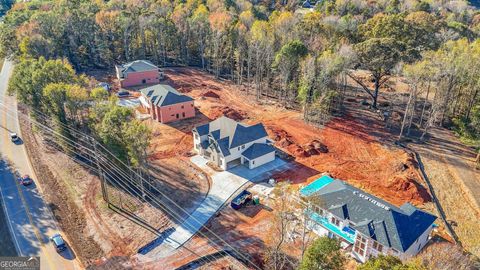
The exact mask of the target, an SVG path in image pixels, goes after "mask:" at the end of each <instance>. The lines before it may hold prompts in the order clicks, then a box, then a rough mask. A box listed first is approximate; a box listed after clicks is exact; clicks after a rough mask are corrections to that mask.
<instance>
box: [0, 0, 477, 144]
mask: <svg viewBox="0 0 480 270" xmlns="http://www.w3.org/2000/svg"><path fill="white" fill-rule="evenodd" d="M312 4H313V3H312ZM301 6H302V2H298V1H291V0H290V1H289V0H282V1H273V2H272V1H247V0H235V1H233V0H224V1H218V0H206V1H202V0H186V1H166V0H125V1H123V0H113V1H101V0H96V1H87V0H60V1H45V0H44V1H42V0H34V1H30V2H19V3H17V4H15V5H14V6H13V7H12V9H11V10H10V11H9V12H8V13H7V15H6V16H5V17H4V19H3V22H2V23H1V24H0V57H1V56H3V57H6V56H8V57H15V58H16V59H17V60H19V61H32V60H31V59H39V58H41V57H42V58H44V59H47V60H55V59H65V60H68V62H69V63H70V64H71V66H72V67H73V69H74V70H75V71H77V72H78V73H81V72H86V71H89V70H92V69H112V68H113V66H114V65H115V64H118V63H124V62H126V61H131V60H135V59H148V60H151V61H152V62H154V63H156V64H158V65H159V66H178V65H182V66H196V67H199V68H202V69H205V70H207V71H209V72H211V73H213V74H215V76H217V77H222V78H226V79H230V80H232V81H233V82H235V83H236V84H239V85H244V86H246V89H247V91H251V93H252V94H255V96H256V98H257V99H260V98H272V99H276V100H278V101H280V102H281V103H282V104H284V105H285V106H286V107H295V106H297V107H301V108H303V111H304V116H305V119H306V120H307V121H308V120H309V118H313V117H314V116H315V115H318V114H319V112H320V113H321V114H330V113H333V112H334V111H335V110H336V109H337V106H336V104H341V99H342V98H343V96H342V90H341V89H342V85H343V86H344V87H345V84H346V81H347V80H353V81H354V82H355V83H356V87H358V88H359V89H361V90H362V91H364V92H365V94H366V95H367V96H368V97H369V98H370V99H371V100H370V101H369V103H370V104H371V107H372V108H373V109H377V108H378V107H379V104H378V102H379V97H380V96H381V95H382V91H381V89H382V87H384V86H385V85H387V84H388V82H389V80H390V79H392V78H393V77H401V78H402V79H403V80H404V81H405V82H406V83H407V84H408V86H409V98H408V104H407V105H406V108H405V109H404V110H405V114H404V116H403V121H402V124H401V127H402V131H401V133H400V137H401V136H402V135H404V134H408V132H409V131H410V128H411V127H412V126H413V127H417V128H419V129H421V130H423V135H425V134H426V133H427V132H428V128H429V127H431V126H433V125H443V126H445V127H451V128H454V129H455V130H456V131H457V132H458V133H459V134H460V135H461V136H462V137H463V138H464V139H465V141H469V142H475V141H477V140H478V138H479V136H480V135H479V134H480V97H479V96H480V94H479V92H480V73H479V72H478V70H479V68H480V61H479V60H480V40H478V37H479V34H480V12H479V11H478V10H476V9H475V8H474V7H472V6H470V5H469V3H468V2H467V1H439V0H423V1H418V0H407V1H399V0H393V1H389V0H377V1H362V0H325V1H319V2H318V3H316V5H315V7H314V8H313V9H305V8H301ZM358 70H362V71H366V72H368V74H369V80H370V82H372V83H373V87H370V86H369V85H368V83H369V82H368V81H367V82H366V81H365V80H364V79H363V78H360V77H359V76H358V72H357V71H358ZM39 90H40V91H44V90H43V89H39ZM339 101H340V102H339ZM418 108H421V109H418ZM419 111H420V112H421V113H419ZM404 129H405V131H404Z"/></svg>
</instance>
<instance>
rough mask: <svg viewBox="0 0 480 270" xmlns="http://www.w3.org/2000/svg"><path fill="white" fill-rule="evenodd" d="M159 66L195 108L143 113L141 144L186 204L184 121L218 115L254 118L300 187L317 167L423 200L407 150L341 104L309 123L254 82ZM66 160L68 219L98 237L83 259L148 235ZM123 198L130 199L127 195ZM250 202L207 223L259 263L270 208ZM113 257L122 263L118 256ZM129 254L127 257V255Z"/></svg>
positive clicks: (188, 175) (380, 191)
mask: <svg viewBox="0 0 480 270" xmlns="http://www.w3.org/2000/svg"><path fill="white" fill-rule="evenodd" d="M164 72H165V75H166V80H165V81H164V82H163V83H167V84H170V85H172V86H173V87H175V88H177V89H178V90H179V91H180V92H182V93H185V94H186V95H188V96H190V97H192V98H194V99H195V107H196V117H194V118H191V119H186V120H182V121H178V122H174V123H171V124H161V123H159V122H156V121H154V120H152V119H148V120H145V123H146V124H147V125H148V126H149V127H150V128H151V130H152V135H153V136H152V142H151V146H150V147H149V150H148V161H149V169H150V171H151V172H152V175H153V176H154V177H155V178H157V179H158V180H160V181H159V183H160V184H159V185H160V186H159V188H162V190H164V191H165V194H169V196H171V198H174V200H175V202H176V203H178V204H180V205H181V206H182V207H183V208H184V209H187V210H188V211H191V210H193V209H195V208H196V207H197V206H198V205H199V203H201V201H202V199H203V198H204V197H205V195H206V194H207V193H208V189H209V176H208V175H206V174H204V173H203V172H202V171H201V170H200V169H198V168H197V167H196V166H194V165H193V164H192V163H191V162H190V161H189V157H190V156H191V155H192V154H193V153H192V148H193V140H192V133H191V130H192V128H194V127H195V126H197V125H201V124H205V123H207V122H209V121H211V120H213V119H216V118H217V117H219V116H221V115H225V116H227V117H230V118H232V119H235V120H237V121H242V122H244V123H247V124H254V123H263V124H264V126H265V127H266V129H267V132H268V134H269V136H270V138H271V139H273V140H274V141H275V143H274V145H275V146H276V147H277V148H278V149H279V150H281V151H283V152H285V153H287V154H288V155H290V156H291V157H292V158H293V159H294V162H295V166H293V167H291V168H290V169H289V170H287V171H283V172H281V173H278V174H277V175H274V176H273V178H275V179H276V180H277V181H285V180H289V181H290V182H291V183H293V184H294V185H295V186H297V187H299V186H300V185H305V184H308V183H309V182H311V181H313V180H314V179H316V178H318V177H319V175H320V174H321V173H329V174H330V175H331V176H332V177H335V178H338V179H342V180H345V181H347V182H348V183H350V184H352V185H353V186H356V187H359V188H362V189H364V190H365V191H367V192H370V193H372V194H374V195H376V196H378V197H380V198H382V199H385V200H386V201H388V202H390V203H392V204H395V205H401V204H403V203H405V202H412V203H413V204H415V205H417V206H421V207H422V206H424V205H425V204H426V203H428V202H429V201H430V200H431V197H430V194H429V193H428V191H427V189H426V188H425V187H424V183H423V182H422V178H421V177H420V175H419V172H418V168H417V164H416V163H415V160H414V159H413V157H412V156H410V155H409V154H408V153H407V152H405V151H404V150H403V149H401V148H399V147H396V146H395V145H394V144H385V143H384V142H383V141H381V140H380V137H379V136H378V134H375V133H374V132H373V131H374V130H376V129H381V128H382V127H381V126H378V127H377V126H365V125H363V124H362V123H361V122H359V120H358V119H357V118H356V116H355V115H353V114H349V113H348V112H347V113H346V114H345V115H343V116H341V117H336V118H333V119H332V120H331V121H329V122H328V123H327V124H326V125H325V126H323V127H315V126H312V125H309V124H306V123H305V122H304V121H303V119H302V114H301V112H299V111H293V110H287V109H284V107H283V106H282V105H281V104H277V103H275V102H272V101H265V100H258V101H257V100H255V96H254V95H253V94H254V90H253V89H249V88H248V87H237V86H235V85H233V84H232V82H230V81H223V80H218V79H216V78H215V77H214V76H212V75H210V74H208V73H206V72H204V71H201V70H198V69H194V68H168V69H165V70H164ZM379 125H380V124H379ZM35 140H36V141H37V142H35ZM39 141H41V138H39V137H36V136H34V138H32V139H31V141H30V142H26V143H27V144H29V143H30V144H37V145H40V143H39ZM33 148H35V147H33ZM37 149H38V150H40V151H41V150H42V149H41V148H38V147H37ZM42 152H44V153H42V154H41V156H39V158H43V159H44V163H48V164H47V166H48V167H49V168H52V169H51V170H53V171H55V170H58V171H57V174H58V175H60V168H58V164H55V162H52V160H58V159H59V158H61V157H60V156H59V155H62V154H60V153H58V152H53V151H42ZM37 155H40V154H38V153H37ZM49 160H50V161H49ZM67 163H68V162H67ZM71 163H72V164H68V168H71V169H72V170H75V173H76V175H78V176H79V177H75V179H74V180H75V181H77V182H76V187H74V188H73V189H74V190H73V191H69V192H66V194H69V195H70V196H71V197H72V198H73V199H71V200H72V201H73V202H74V203H75V204H76V205H77V206H76V207H78V208H79V210H78V211H77V212H79V217H80V219H81V220H80V221H78V223H76V224H81V226H80V225H79V226H80V227H79V228H76V229H79V230H80V231H82V232H83V233H85V234H87V235H89V237H91V238H92V239H94V241H92V243H100V244H95V248H94V249H93V250H95V252H94V254H85V255H84V259H85V260H86V261H87V262H88V263H89V264H94V265H105V264H108V263H113V262H111V261H109V260H108V259H105V258H123V257H130V256H131V255H133V254H134V253H135V252H136V251H137V249H138V248H139V247H141V246H142V245H145V244H146V243H148V242H149V241H152V239H154V238H155V237H156V235H155V234H154V233H152V232H151V231H149V230H146V229H145V228H143V227H140V226H138V225H137V224H135V223H133V222H131V221H130V220H129V219H128V218H125V217H123V216H121V215H119V214H118V213H115V212H113V211H111V209H109V208H108V207H106V206H105V204H103V203H102V200H101V195H100V193H101V192H100V186H99V185H100V184H99V181H98V179H96V177H95V176H93V175H91V174H89V173H88V171H87V170H86V169H85V168H83V167H81V166H79V165H78V164H75V163H74V162H73V161H72V162H71ZM56 166H57V168H56ZM62 166H64V165H62ZM55 168H56V169H55ZM64 177H65V176H64ZM70 178H71V177H70ZM71 180H72V179H70V180H67V181H71ZM65 188H66V187H65ZM117 196H118V194H117ZM125 200H127V201H128V200H129V198H128V196H127V197H126V199H125ZM132 200H134V199H132ZM132 205H134V206H135V207H134V208H136V209H134V210H135V211H137V212H138V213H141V215H142V217H145V218H148V216H151V215H154V216H155V219H153V218H152V220H151V223H152V224H154V226H156V228H157V229H160V230H161V229H162V228H167V227H169V226H173V225H174V223H175V222H174V221H172V220H169V219H168V216H167V215H164V216H160V217H159V216H158V213H157V212H156V210H155V209H151V208H150V207H149V206H148V205H140V204H139V203H136V202H135V203H132ZM249 210H252V209H249ZM254 210H255V211H254ZM252 211H253V212H254V213H253V214H252V213H242V212H236V211H233V210H232V209H229V208H226V209H224V210H222V211H221V212H220V213H219V216H218V217H216V218H213V219H212V220H211V221H210V222H209V223H208V224H207V228H209V229H210V230H211V231H213V232H215V233H216V234H218V235H222V237H224V238H225V240H226V241H227V242H229V243H231V245H232V246H234V247H238V248H240V249H242V251H245V253H246V254H249V256H250V257H251V258H252V260H254V261H258V263H261V261H262V258H261V254H259V253H258V248H261V247H264V246H265V245H266V243H268V241H266V237H267V235H266V233H265V230H263V229H262V228H265V227H266V226H267V225H268V223H269V222H270V218H271V216H272V211H270V210H268V209H263V208H262V209H253V210H252ZM80 213H81V214H80ZM60 214H61V213H60ZM67 229H68V228H67ZM68 230H70V229H68ZM207 233H208V232H205V234H207ZM209 241H210V240H208V239H205V238H204V237H202V236H195V237H194V238H193V239H192V240H191V241H189V242H188V243H187V244H186V245H185V246H184V247H182V248H181V249H179V251H178V254H172V255H171V256H170V257H167V258H165V259H164V260H162V261H158V262H155V263H150V264H149V265H145V266H144V267H145V268H144V269H149V267H152V269H154V268H155V265H157V266H158V265H163V266H165V265H167V263H168V265H171V266H172V268H176V267H180V266H181V265H183V264H185V263H188V262H190V261H193V260H196V259H198V257H199V254H200V255H206V254H209V253H213V252H217V251H218V250H217V249H216V248H214V247H211V248H206V247H205V244H208V243H209ZM210 244H211V243H210ZM79 248H81V247H79ZM85 248H86V247H85ZM186 248H188V249H190V250H193V251H195V249H199V248H202V249H201V252H200V253H198V252H190V253H188V252H187V253H186V251H185V250H186ZM182 250H183V251H182ZM188 254H189V255H188ZM187 255H188V256H187ZM174 258H176V259H174ZM118 261H119V263H121V264H122V265H124V264H125V261H124V260H123V259H122V260H118ZM220 261H222V262H225V264H228V262H229V260H226V259H222V260H220ZM88 263H87V264H88ZM130 263H133V264H134V265H135V262H130ZM217 264H218V263H217ZM225 264H224V263H219V265H225ZM219 267H220V266H219ZM222 267H223V266H222ZM210 269H215V268H214V267H212V268H210ZM218 269H220V268H218Z"/></svg>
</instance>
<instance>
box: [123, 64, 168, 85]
mask: <svg viewBox="0 0 480 270" xmlns="http://www.w3.org/2000/svg"><path fill="white" fill-rule="evenodd" d="M115 70H116V72H117V79H118V80H119V81H120V86H121V87H130V86H138V85H144V84H155V83H159V82H160V80H161V79H162V78H163V72H162V71H161V70H160V69H159V68H158V67H157V66H155V65H154V64H153V63H152V62H150V61H147V60H136V61H132V62H130V63H126V64H123V65H117V66H115Z"/></svg>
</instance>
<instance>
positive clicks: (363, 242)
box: [353, 234, 367, 257]
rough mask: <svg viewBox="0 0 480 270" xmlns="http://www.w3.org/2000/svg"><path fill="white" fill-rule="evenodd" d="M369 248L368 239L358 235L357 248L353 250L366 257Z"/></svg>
mask: <svg viewBox="0 0 480 270" xmlns="http://www.w3.org/2000/svg"><path fill="white" fill-rule="evenodd" d="M366 248H367V239H366V238H365V237H363V236H361V235H359V234H357V238H356V239H355V246H354V247H353V250H354V251H355V252H356V253H357V254H358V255H360V256H362V257H364V256H365V251H366Z"/></svg>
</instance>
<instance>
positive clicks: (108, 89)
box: [97, 82, 112, 91]
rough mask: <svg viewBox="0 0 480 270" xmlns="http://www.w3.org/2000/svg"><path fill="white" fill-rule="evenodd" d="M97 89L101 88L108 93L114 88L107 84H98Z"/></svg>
mask: <svg viewBox="0 0 480 270" xmlns="http://www.w3.org/2000/svg"><path fill="white" fill-rule="evenodd" d="M97 87H101V88H103V89H105V90H107V91H110V90H111V89H112V88H111V87H110V84H108V83H106V82H100V83H98V84H97Z"/></svg>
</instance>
